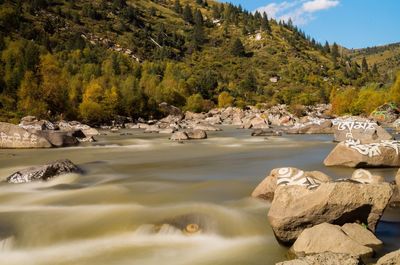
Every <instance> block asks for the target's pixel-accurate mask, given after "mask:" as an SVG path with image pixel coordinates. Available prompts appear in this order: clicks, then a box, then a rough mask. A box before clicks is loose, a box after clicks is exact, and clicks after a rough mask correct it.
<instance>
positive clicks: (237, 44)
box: [231, 38, 246, 57]
mask: <svg viewBox="0 0 400 265" xmlns="http://www.w3.org/2000/svg"><path fill="white" fill-rule="evenodd" d="M231 53H232V54H233V55H234V56H237V57H244V56H246V50H245V48H244V46H243V43H242V41H241V40H240V39H239V38H236V39H235V40H234V41H233V44H232V47H231Z"/></svg>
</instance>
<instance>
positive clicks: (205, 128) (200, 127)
mask: <svg viewBox="0 0 400 265" xmlns="http://www.w3.org/2000/svg"><path fill="white" fill-rule="evenodd" d="M193 130H202V131H211V132H212V131H213V132H215V131H222V129H220V128H218V127H215V126H212V125H210V124H197V125H195V126H194V127H193Z"/></svg>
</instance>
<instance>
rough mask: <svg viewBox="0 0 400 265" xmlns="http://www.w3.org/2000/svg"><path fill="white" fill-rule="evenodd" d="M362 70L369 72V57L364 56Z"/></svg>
mask: <svg viewBox="0 0 400 265" xmlns="http://www.w3.org/2000/svg"><path fill="white" fill-rule="evenodd" d="M361 71H362V72H363V73H364V74H365V73H368V71H369V66H368V63H367V59H366V58H365V57H363V59H362V63H361Z"/></svg>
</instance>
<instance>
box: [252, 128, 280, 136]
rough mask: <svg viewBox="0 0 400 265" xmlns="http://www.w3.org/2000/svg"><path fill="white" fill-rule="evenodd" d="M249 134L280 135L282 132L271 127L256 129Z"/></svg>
mask: <svg viewBox="0 0 400 265" xmlns="http://www.w3.org/2000/svg"><path fill="white" fill-rule="evenodd" d="M251 136H282V132H280V131H276V130H272V129H264V130H263V129H256V130H254V131H253V132H252V133H251Z"/></svg>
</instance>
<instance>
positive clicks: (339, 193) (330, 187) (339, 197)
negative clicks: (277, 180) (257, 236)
mask: <svg viewBox="0 0 400 265" xmlns="http://www.w3.org/2000/svg"><path fill="white" fill-rule="evenodd" d="M392 194H393V190H392V188H391V186H390V184H389V183H382V184H358V183H352V182H331V183H322V184H320V185H319V187H318V188H316V189H308V188H307V187H304V186H279V185H278V187H277V189H276V191H275V196H274V200H273V201H272V205H271V208H270V210H269V212H268V219H269V222H270V224H271V226H272V229H273V231H274V233H275V236H276V238H277V239H278V241H280V242H282V243H284V244H292V243H293V242H294V241H295V240H296V238H297V237H298V236H299V235H300V233H301V232H302V231H303V230H304V229H306V228H309V227H312V226H314V225H318V224H321V223H325V222H327V223H332V224H337V225H343V224H345V223H355V222H360V223H364V224H366V225H367V226H368V229H370V230H371V231H375V227H376V225H377V223H378V221H379V219H380V218H381V216H382V214H383V211H384V209H385V208H386V206H387V205H388V203H389V200H390V198H391V196H392Z"/></svg>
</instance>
